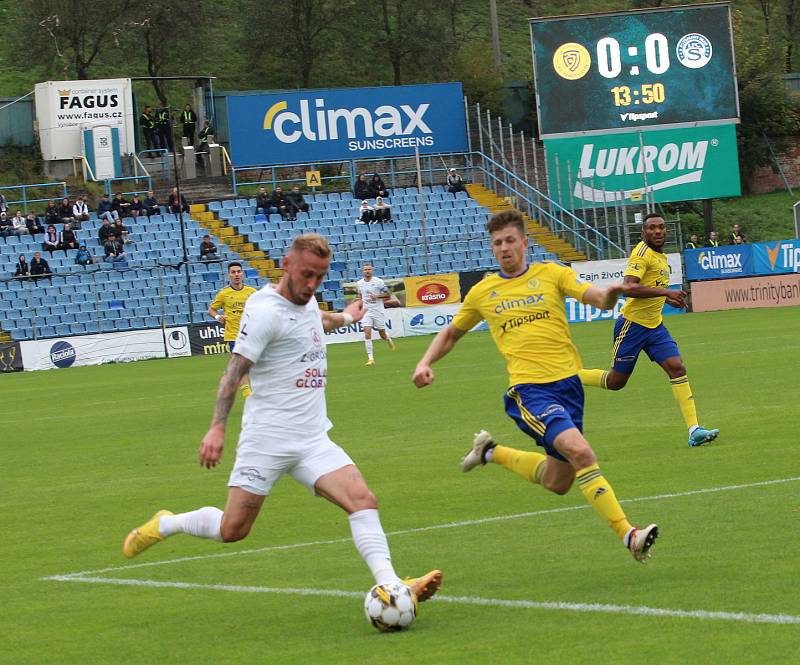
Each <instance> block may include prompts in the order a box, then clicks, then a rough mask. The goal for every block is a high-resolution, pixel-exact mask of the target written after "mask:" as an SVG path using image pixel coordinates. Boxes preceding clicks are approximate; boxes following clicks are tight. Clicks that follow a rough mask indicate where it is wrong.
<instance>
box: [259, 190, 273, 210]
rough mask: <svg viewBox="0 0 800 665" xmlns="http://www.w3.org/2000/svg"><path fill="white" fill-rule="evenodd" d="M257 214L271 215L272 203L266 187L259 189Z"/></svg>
mask: <svg viewBox="0 0 800 665" xmlns="http://www.w3.org/2000/svg"><path fill="white" fill-rule="evenodd" d="M256 212H261V213H263V214H265V215H269V213H270V212H272V203H270V200H269V194H267V189H266V187H259V188H258V194H257V195H256Z"/></svg>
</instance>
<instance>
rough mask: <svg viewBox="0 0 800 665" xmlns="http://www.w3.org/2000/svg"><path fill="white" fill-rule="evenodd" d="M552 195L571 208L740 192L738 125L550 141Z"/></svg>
mask: <svg viewBox="0 0 800 665" xmlns="http://www.w3.org/2000/svg"><path fill="white" fill-rule="evenodd" d="M544 147H545V154H546V157H547V172H548V176H549V182H550V196H551V198H553V199H555V200H556V201H558V202H559V203H560V204H561V205H562V206H564V207H565V208H568V209H570V210H574V209H577V208H594V207H599V206H608V205H613V204H614V202H618V203H620V204H631V203H641V202H643V201H644V200H645V197H647V198H648V199H650V200H651V201H655V202H656V203H665V202H667V201H690V200H694V199H711V198H721V197H724V196H739V195H740V194H741V188H740V184H739V158H738V154H739V153H738V149H737V146H736V126H735V125H733V124H727V125H712V126H704V127H681V128H678V129H650V130H645V131H640V132H628V133H623V134H595V135H593V136H580V137H576V138H564V139H545V140H544Z"/></svg>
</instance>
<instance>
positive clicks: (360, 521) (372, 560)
mask: <svg viewBox="0 0 800 665" xmlns="http://www.w3.org/2000/svg"><path fill="white" fill-rule="evenodd" d="M349 520H350V531H351V532H352V534H353V542H354V543H355V546H356V549H357V550H358V553H359V554H360V555H361V558H362V559H364V562H365V563H366V564H367V566H368V567H369V569H370V571H371V572H372V576H373V577H374V578H375V584H387V583H389V582H394V581H396V580H397V579H399V578H398V577H397V573H395V572H394V566H392V557H391V555H390V554H389V543H387V542H386V534H385V533H384V532H383V527H382V526H381V519H380V517H379V516H378V511H377V510H374V509H367V510H359V511H358V512H355V513H352V514H351V515H350V517H349Z"/></svg>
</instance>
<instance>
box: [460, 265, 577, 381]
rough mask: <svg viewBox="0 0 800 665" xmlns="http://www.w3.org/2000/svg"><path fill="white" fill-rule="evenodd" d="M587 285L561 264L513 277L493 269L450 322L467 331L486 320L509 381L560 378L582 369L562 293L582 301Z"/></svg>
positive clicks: (474, 288)
mask: <svg viewBox="0 0 800 665" xmlns="http://www.w3.org/2000/svg"><path fill="white" fill-rule="evenodd" d="M589 286H591V285H590V284H588V283H584V284H582V283H580V282H579V281H578V276H577V275H576V274H575V272H574V271H573V270H572V269H571V268H568V267H567V266H564V265H561V264H560V263H549V262H542V263H534V264H533V265H531V266H529V267H528V269H527V270H526V271H525V272H524V273H522V274H521V275H519V276H518V277H510V278H509V277H505V276H503V275H502V274H495V275H492V276H490V277H487V278H486V279H484V280H483V281H481V282H478V283H477V284H476V285H475V286H473V287H472V289H471V290H470V292H469V293H468V294H467V296H466V298H464V304H463V305H462V306H461V309H460V310H459V312H458V314H456V315H455V317H454V318H453V325H454V326H456V328H458V329H459V330H465V331H466V330H469V329H471V328H472V327H474V326H475V325H477V324H478V323H480V322H481V320H484V321H486V323H487V325H488V326H489V332H490V333H491V335H492V339H494V343H495V344H496V345H497V349H498V351H500V353H501V354H502V355H503V356H504V357H505V359H506V367H507V368H508V381H509V386H515V385H517V384H519V383H550V382H551V381H560V380H561V379H566V378H567V377H570V376H574V375H575V374H577V373H578V370H580V369H582V368H583V364H582V363H581V358H580V355H578V350H577V349H576V348H575V345H574V344H573V343H572V338H571V337H570V334H569V324H568V323H567V313H566V310H565V307H564V296H572V297H573V298H576V299H577V300H581V299H582V298H583V294H584V293H585V292H586V289H588V288H589Z"/></svg>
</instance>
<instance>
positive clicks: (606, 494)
mask: <svg viewBox="0 0 800 665" xmlns="http://www.w3.org/2000/svg"><path fill="white" fill-rule="evenodd" d="M575 477H576V478H577V480H578V486H579V487H580V489H581V493H582V494H583V496H585V497H586V500H587V501H588V502H589V505H590V506H591V507H592V508H594V509H595V510H596V511H597V512H598V513H600V514H601V515H602V516H603V517H604V518H605V519H606V521H607V522H608V525H609V526H610V527H611V528H612V529H614V531H615V532H616V534H617V535H618V536H619V537H620V538H622V539H623V540H624V539H625V535H626V534H627V533H628V531H630V530H631V523H630V522H628V518H627V517H625V512H624V511H623V510H622V506H620V505H619V501H617V496H616V495H615V494H614V490H613V489H612V487H611V485H610V483H609V482H608V481H607V480H606V479H605V477H604V476H603V472H602V471H600V467H599V466H598V465H597V464H592V466H587V467H586V468H585V469H580V470H579V471H577V472H576V473H575Z"/></svg>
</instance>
